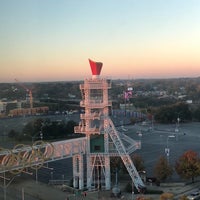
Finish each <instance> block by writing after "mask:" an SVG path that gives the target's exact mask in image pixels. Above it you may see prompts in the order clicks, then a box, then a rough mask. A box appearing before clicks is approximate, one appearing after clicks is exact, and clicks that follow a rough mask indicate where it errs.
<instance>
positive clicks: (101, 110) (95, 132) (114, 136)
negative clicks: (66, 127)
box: [73, 60, 144, 190]
mask: <svg viewBox="0 0 200 200" xmlns="http://www.w3.org/2000/svg"><path fill="white" fill-rule="evenodd" d="M89 63H90V67H91V70H92V77H91V78H89V79H85V80H84V84H81V85H80V90H81V93H82V101H81V102H80V106H81V107H83V108H84V109H85V113H84V114H81V115H80V118H81V121H80V123H79V126H76V127H75V128H74V130H75V133H83V134H85V135H86V138H87V139H86V165H87V166H86V168H87V170H86V179H87V188H88V189H92V188H99V189H100V188H102V189H106V190H109V189H111V175H110V157H111V156H120V157H121V158H122V161H123V162H124V164H125V166H126V168H127V170H128V172H129V174H130V176H131V178H132V180H133V182H134V184H135V186H136V188H140V186H141V187H143V186H144V185H143V182H142V180H141V178H140V176H139V175H138V173H137V170H136V169H135V167H134V165H133V163H132V160H131V159H130V156H129V154H130V153H132V152H133V151H135V150H136V149H138V148H140V142H135V141H134V140H132V139H131V138H128V137H127V136H126V135H124V134H119V133H118V131H117V130H116V129H115V126H114V124H113V122H112V121H111V119H110V118H109V112H110V108H111V101H110V100H109V95H108V90H109V89H110V88H111V82H110V80H106V79H103V78H101V77H100V72H101V69H102V65H103V64H102V63H100V62H93V61H92V60H89ZM119 135H120V136H119ZM122 140H124V141H125V142H126V145H124V143H123V142H122ZM125 146H126V147H125ZM73 176H74V186H75V187H78V188H80V189H82V188H83V186H84V165H83V155H77V156H74V157H73Z"/></svg>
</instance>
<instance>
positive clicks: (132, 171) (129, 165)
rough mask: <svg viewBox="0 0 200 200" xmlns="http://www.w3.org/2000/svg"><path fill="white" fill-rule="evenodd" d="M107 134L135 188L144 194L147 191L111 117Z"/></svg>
mask: <svg viewBox="0 0 200 200" xmlns="http://www.w3.org/2000/svg"><path fill="white" fill-rule="evenodd" d="M106 132H107V133H108V134H109V135H110V137H111V139H112V141H113V143H114V145H115V147H116V149H117V151H118V153H119V155H120V157H121V159H122V161H123V163H124V165H125V167H126V169H127V170H128V173H129V175H130V177H131V179H132V181H133V183H134V185H135V187H136V188H137V190H138V191H139V192H142V191H143V190H144V189H145V185H144V183H143V181H142V179H141V178H140V176H139V174H138V172H137V170H136V168H135V166H134V164H133V162H132V160H131V158H130V156H129V154H128V152H127V151H126V149H125V147H124V144H123V142H122V141H121V138H120V137H119V134H118V131H117V130H116V128H115V126H114V124H113V122H112V120H111V119H110V118H109V117H108V118H107V127H106Z"/></svg>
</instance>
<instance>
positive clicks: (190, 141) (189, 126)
mask: <svg viewBox="0 0 200 200" xmlns="http://www.w3.org/2000/svg"><path fill="white" fill-rule="evenodd" d="M149 127H152V124H150V125H145V126H143V125H142V124H141V123H140V124H136V125H131V126H125V128H126V129H127V131H123V130H122V129H121V130H120V128H119V131H121V132H124V133H125V134H127V135H128V136H130V137H131V138H133V139H135V140H141V149H140V150H137V151H135V153H137V154H139V155H140V156H141V157H142V159H143V160H144V164H145V168H146V173H147V176H149V177H152V176H154V174H153V168H154V166H155V164H156V162H157V161H158V159H159V157H160V156H166V158H167V159H168V160H169V163H170V164H171V165H173V166H174V164H175V162H176V160H177V159H179V157H180V156H181V155H182V154H183V153H184V152H185V151H188V150H193V151H195V152H197V153H199V152H200V145H199V144H200V134H199V130H200V123H185V124H180V125H179V128H178V130H179V131H178V132H175V129H176V125H175V124H169V125H162V124H154V125H153V129H152V130H150V128H149ZM138 133H141V134H138ZM166 149H168V150H169V153H168V154H167V153H166ZM172 180H173V181H178V180H179V177H178V175H177V174H176V173H174V174H173V176H172Z"/></svg>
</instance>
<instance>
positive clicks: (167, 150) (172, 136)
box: [165, 135, 175, 163]
mask: <svg viewBox="0 0 200 200" xmlns="http://www.w3.org/2000/svg"><path fill="white" fill-rule="evenodd" d="M169 138H175V136H174V135H168V136H167V147H166V148H165V153H166V155H167V162H168V163H169V152H170V149H169Z"/></svg>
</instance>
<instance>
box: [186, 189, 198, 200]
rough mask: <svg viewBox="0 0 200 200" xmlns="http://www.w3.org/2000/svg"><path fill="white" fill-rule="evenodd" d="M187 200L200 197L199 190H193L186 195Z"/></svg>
mask: <svg viewBox="0 0 200 200" xmlns="http://www.w3.org/2000/svg"><path fill="white" fill-rule="evenodd" d="M187 199H188V200H197V199H200V191H194V192H192V193H191V194H189V195H188V196H187Z"/></svg>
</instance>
